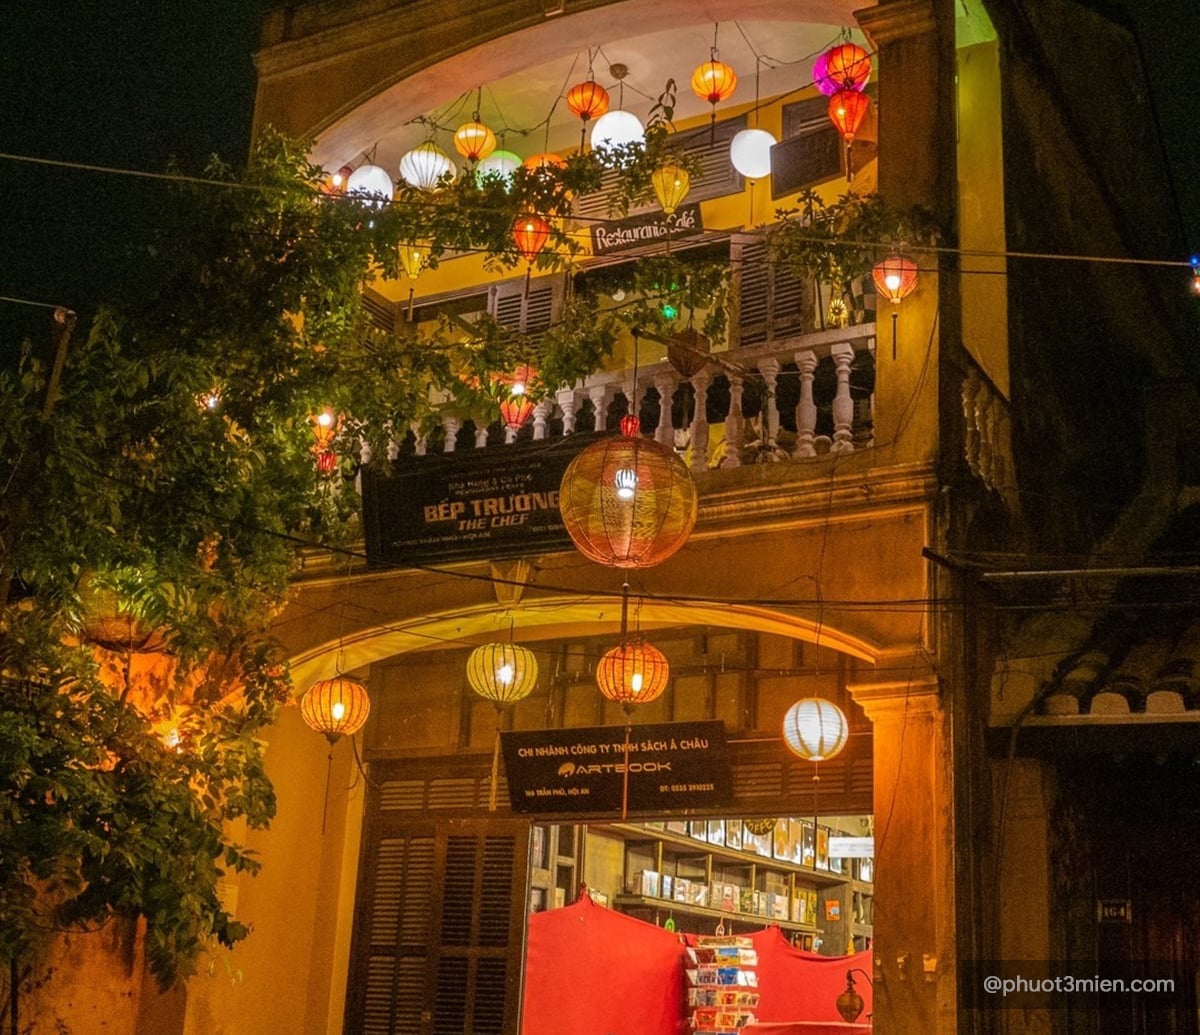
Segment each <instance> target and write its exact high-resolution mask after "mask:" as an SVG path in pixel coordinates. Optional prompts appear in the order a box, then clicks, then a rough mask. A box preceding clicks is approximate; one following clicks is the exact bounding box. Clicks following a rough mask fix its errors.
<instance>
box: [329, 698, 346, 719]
mask: <svg viewBox="0 0 1200 1035" xmlns="http://www.w3.org/2000/svg"><path fill="white" fill-rule="evenodd" d="M329 711H330V714H332V715H333V717H334V720H335V721H337V722H341V721H342V720H343V719H344V718H345V717H346V705H345V704H344V703H343V702H341V701H334V702H333V707H332V708H330V709H329Z"/></svg>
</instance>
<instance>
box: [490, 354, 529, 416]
mask: <svg viewBox="0 0 1200 1035" xmlns="http://www.w3.org/2000/svg"><path fill="white" fill-rule="evenodd" d="M536 377H537V371H536V370H534V369H533V367H531V366H530V365H529V364H528V363H526V364H524V365H523V366H521V367H519V368H518V369H517V370H516V371H515V372H514V373H512V374H505V375H502V376H500V377H498V378H496V381H497V383H499V384H502V385H505V386H506V387H507V390H508V397H507V398H506V399H504V400H503V401H502V402H501V403H500V419H501V421H503V422H504V426H505V427H506V428H509V429H511V430H513V431H517V430H519V429H520V428H522V427H524V426H525V422H526V421H528V420H529V418H530V416H531V415H532V414H533V410H534V406H535V403H534V401H533V399H532V398H531V394H532V393H531V391H530V389H531V386H532V383H533V381H534V379H535V378H536Z"/></svg>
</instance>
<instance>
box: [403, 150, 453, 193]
mask: <svg viewBox="0 0 1200 1035" xmlns="http://www.w3.org/2000/svg"><path fill="white" fill-rule="evenodd" d="M457 171H458V170H457V169H456V168H455V165H454V163H453V162H452V161H451V160H450V156H449V155H448V154H446V152H445V151H443V150H442V149H441V148H440V147H438V146H437V144H435V143H434V142H433V141H432V140H427V141H425V143H423V144H418V145H417V146H416V147H414V148H413V149H412V150H411V151H409V152H407V153H406V154H405V155H404V157H403V158H401V159H400V175H401V177H403V179H404V182H405V183H407V184H410V185H411V186H413V187H417V188H419V189H420V190H437V189H438V188H439V187H440V186H441V185H442V181H443V180H444V179H445V178H447V177H448V178H450V179H453V178H454V175H455V174H456V173H457Z"/></svg>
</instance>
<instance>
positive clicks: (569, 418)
mask: <svg viewBox="0 0 1200 1035" xmlns="http://www.w3.org/2000/svg"><path fill="white" fill-rule="evenodd" d="M554 401H555V402H557V403H558V408H559V409H560V410H562V415H563V434H564V435H573V434H574V433H575V402H576V399H575V389H574V388H560V389H559V390H558V392H556V393H555V396H554Z"/></svg>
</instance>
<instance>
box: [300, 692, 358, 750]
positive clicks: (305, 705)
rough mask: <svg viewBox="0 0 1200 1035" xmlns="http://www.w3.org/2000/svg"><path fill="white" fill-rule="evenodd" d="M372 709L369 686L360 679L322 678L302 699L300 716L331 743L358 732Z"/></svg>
mask: <svg viewBox="0 0 1200 1035" xmlns="http://www.w3.org/2000/svg"><path fill="white" fill-rule="evenodd" d="M370 712H371V698H370V697H368V696H367V688H366V687H365V686H363V685H362V683H360V682H358V680H356V679H347V678H346V677H345V676H335V677H334V678H333V679H318V680H317V681H316V682H315V683H313V685H312V686H310V687H309V688H308V691H307V692H306V693H305V695H304V696H303V697H302V698H301V699H300V717H301V718H302V719H304V721H305V722H306V723H307V724H308V725H309V727H310V728H312V729H314V730H316V731H317V732H318V733H323V734H324V735H325V739H326V740H328V741H329V743H331V744H332V743H333V742H334V741H336V740H337V739H338V737H340V736H342V735H343V734H347V735H349V734H353V733H357V732H358V731H359V730H360V729H362V725H363V723H365V722H366V721H367V716H368V715H369V714H370Z"/></svg>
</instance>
